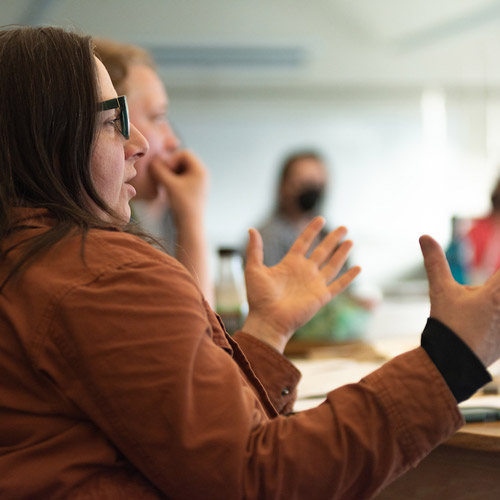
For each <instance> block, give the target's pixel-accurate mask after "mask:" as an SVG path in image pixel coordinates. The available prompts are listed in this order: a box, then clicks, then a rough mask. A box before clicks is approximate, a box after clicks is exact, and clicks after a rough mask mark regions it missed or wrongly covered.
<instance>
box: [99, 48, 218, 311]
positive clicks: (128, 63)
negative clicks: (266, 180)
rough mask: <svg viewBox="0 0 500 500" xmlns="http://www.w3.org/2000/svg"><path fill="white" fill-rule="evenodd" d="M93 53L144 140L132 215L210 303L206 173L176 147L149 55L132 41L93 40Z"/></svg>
mask: <svg viewBox="0 0 500 500" xmlns="http://www.w3.org/2000/svg"><path fill="white" fill-rule="evenodd" d="M96 52H97V53H98V55H99V58H100V59H101V61H102V62H103V64H104V66H106V69H107V70H108V72H109V74H110V76H111V81H112V82H113V85H114V87H115V89H116V90H117V92H118V93H119V94H126V95H127V97H128V105H129V109H130V118H131V120H132V122H133V123H134V124H135V126H136V127H137V128H138V129H139V131H140V132H141V133H142V134H143V135H144V137H145V138H146V139H147V141H148V142H149V150H148V152H147V153H146V154H145V155H144V156H143V157H142V158H141V159H139V161H138V162H137V163H136V170H137V175H136V176H135V177H134V179H133V180H132V182H131V183H132V185H133V186H134V187H135V189H136V196H135V197H134V201H133V203H132V211H133V218H134V219H135V220H136V221H138V222H139V223H140V224H141V226H142V227H144V228H145V229H147V230H148V231H149V232H151V233H152V234H155V235H157V236H158V237H159V238H161V239H162V241H163V242H164V245H165V247H166V248H167V250H168V252H169V253H170V255H173V256H175V257H176V258H177V259H178V260H179V261H180V262H181V263H182V264H184V265H185V266H186V268H187V269H188V270H189V271H190V272H191V273H192V274H193V276H194V277H195V279H196V280H197V281H198V282H199V283H200V286H201V289H202V290H203V291H204V293H205V297H206V298H207V299H208V300H209V302H212V299H213V297H212V295H213V284H212V280H211V279H210V273H209V269H208V268H209V265H208V255H207V243H206V238H205V223H204V209H205V202H206V197H207V190H208V172H207V170H206V169H205V167H204V166H203V164H202V163H201V162H200V160H199V159H198V158H197V157H196V156H195V155H194V154H193V153H192V152H191V151H189V150H187V149H183V148H182V147H181V142H180V140H179V139H178V137H177V135H176V134H175V131H174V129H173V127H172V125H171V124H170V121H169V118H168V108H169V100H168V95H167V93H166V90H165V87H164V85H163V83H162V81H161V80H160V78H159V77H158V74H157V73H156V68H155V65H154V62H153V60H152V58H151V56H150V55H149V54H148V53H147V52H146V51H145V50H143V49H141V48H139V47H136V46H135V45H129V44H125V43H118V42H115V41H112V40H107V39H97V40H96Z"/></svg>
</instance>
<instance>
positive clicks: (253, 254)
mask: <svg viewBox="0 0 500 500" xmlns="http://www.w3.org/2000/svg"><path fill="white" fill-rule="evenodd" d="M263 261H264V246H263V243H262V236H261V235H260V233H259V231H257V229H253V228H252V229H249V230H248V245H247V267H252V266H253V267H259V266H262V263H263Z"/></svg>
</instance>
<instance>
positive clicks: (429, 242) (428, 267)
mask: <svg viewBox="0 0 500 500" xmlns="http://www.w3.org/2000/svg"><path fill="white" fill-rule="evenodd" d="M419 242H420V249H421V250H422V254H423V256H424V266H425V272H426V273H427V280H428V281H429V289H430V291H431V292H433V293H438V292H440V291H442V290H443V289H445V288H446V287H447V286H449V285H450V284H452V283H454V282H455V280H454V279H453V276H452V274H451V271H450V266H449V265H448V261H447V260H446V256H445V254H444V252H443V249H442V248H441V246H440V245H439V243H437V241H436V240H434V239H433V238H431V237H430V236H428V235H424V236H421V237H420V239H419Z"/></svg>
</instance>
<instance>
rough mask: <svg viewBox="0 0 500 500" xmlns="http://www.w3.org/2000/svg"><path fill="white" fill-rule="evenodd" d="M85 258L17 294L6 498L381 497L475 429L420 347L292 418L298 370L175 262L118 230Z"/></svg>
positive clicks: (6, 300)
mask: <svg viewBox="0 0 500 500" xmlns="http://www.w3.org/2000/svg"><path fill="white" fill-rule="evenodd" d="M41 215H43V214H42V213H41V212H33V213H31V214H30V216H32V217H33V219H32V220H31V221H29V223H26V225H27V226H29V227H28V228H26V229H25V230H21V231H18V232H16V233H14V236H13V237H12V239H11V240H10V241H7V242H4V244H5V245H10V244H12V243H14V242H15V241H19V240H20V239H23V238H26V237H28V236H30V235H31V234H35V233H37V232H40V231H45V230H46V227H47V225H48V224H50V219H47V218H45V219H44V218H43V217H41ZM15 255H16V253H15V251H13V252H12V256H15ZM83 256H84V259H83V260H82V257H81V238H80V237H79V236H72V237H67V238H64V239H63V240H62V241H60V242H59V243H58V244H57V245H56V246H55V247H53V248H52V250H51V251H50V252H49V253H47V254H46V255H44V256H43V257H41V258H39V259H38V260H36V261H35V262H34V263H32V264H31V265H30V266H29V267H28V268H27V269H26V271H25V272H24V273H23V274H22V275H21V277H20V278H19V279H18V280H12V281H10V282H9V283H8V285H7V286H6V287H5V289H4V291H3V293H2V294H1V295H0V498H1V499H2V500H14V499H44V498H48V499H49V498H50V499H57V498H68V499H83V498H85V499H113V500H120V499H158V498H169V499H174V500H197V499H203V500H206V499H214V500H218V499H220V500H233V499H268V498H273V499H287V500H291V499H306V498H307V499H309V498H310V499H315V500H321V499H332V498H344V499H362V498H370V497H371V496H373V495H374V494H375V493H376V492H377V491H378V490H379V489H380V488H381V487H383V486H384V485H385V484H387V483H388V482H389V481H391V480H393V479H395V478H396V477H398V476H399V475H401V474H402V473H403V472H404V471H406V470H407V469H408V468H409V467H411V466H414V465H416V464H417V463H418V462H419V461H420V460H421V459H422V458H423V457H424V456H425V455H426V454H427V453H428V452H429V451H430V450H431V449H432V448H433V447H435V446H436V445H437V444H439V443H440V442H442V441H443V440H445V439H446V438H448V437H449V436H450V435H451V434H453V433H454V432H455V431H456V429H457V428H458V427H459V426H460V425H461V424H462V423H463V421H462V418H461V416H460V413H459V411H458V409H457V406H456V404H455V400H454V398H453V395H452V394H451V392H450V391H449V389H448V387H447V385H446V383H445V381H444V380H443V379H442V377H441V376H440V374H439V372H438V371H437V369H436V368H435V366H434V365H433V363H432V362H431V361H430V359H429V358H428V356H427V354H426V353H425V351H424V350H423V349H421V348H418V349H415V350H413V351H411V352H409V353H406V354H404V355H402V356H400V357H398V358H396V359H394V360H392V361H391V362H389V363H387V364H386V365H385V366H383V367H382V368H381V369H379V370H378V371H376V372H374V373H372V374H371V375H369V376H367V377H366V378H365V379H364V380H362V381H361V382H359V383H358V384H352V385H348V386H345V387H342V388H340V389H337V390H335V391H332V392H331V393H329V394H328V396H327V399H326V401H325V403H323V404H322V405H320V406H319V407H317V408H314V409H312V410H308V411H305V412H301V413H297V414H291V415H282V414H280V413H287V412H288V410H289V408H290V406H291V403H292V401H293V397H294V391H295V385H296V383H297V381H298V378H299V375H298V373H297V371H296V370H295V369H294V368H293V367H292V366H291V365H290V364H289V362H288V361H287V360H285V359H284V358H283V357H281V356H280V355H279V354H278V353H276V352H275V351H274V350H273V349H272V348H270V347H268V346H266V345H265V344H262V343H261V342H259V341H257V340H254V339H252V338H251V337H250V336H248V335H245V334H244V333H239V334H237V335H236V336H235V338H234V339H232V338H229V337H228V336H227V335H226V334H225V332H224V330H223V328H222V326H221V325H220V323H219V320H218V317H217V316H216V315H215V313H214V312H213V311H212V310H211V309H210V307H209V306H208V304H207V303H206V302H205V301H204V299H203V296H202V294H201V292H200V290H199V288H198V286H197V285H196V283H195V282H194V281H193V279H192V278H191V276H190V275H189V273H188V272H187V271H186V270H185V269H184V268H183V267H182V266H181V265H180V264H179V263H178V262H177V261H176V260H174V259H173V258H171V257H169V256H167V255H165V254H163V253H162V252H160V251H158V250H156V249H154V248H152V247H151V246H150V245H148V244H147V243H145V242H143V241H141V240H140V239H138V238H136V237H134V236H131V235H128V234H123V233H117V232H110V231H102V230H92V231H91V232H90V233H89V234H88V236H87V239H86V243H85V247H84V254H83ZM10 265H11V262H10V259H9V261H8V262H6V263H4V265H3V267H2V269H1V270H0V278H2V279H3V277H5V273H6V271H7V270H8V268H9V266H10ZM287 393H288V394H287Z"/></svg>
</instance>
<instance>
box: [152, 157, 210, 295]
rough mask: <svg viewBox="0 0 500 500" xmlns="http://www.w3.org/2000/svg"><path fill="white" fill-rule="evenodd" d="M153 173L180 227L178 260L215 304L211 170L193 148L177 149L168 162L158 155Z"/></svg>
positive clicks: (178, 230) (153, 163)
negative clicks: (207, 216)
mask: <svg viewBox="0 0 500 500" xmlns="http://www.w3.org/2000/svg"><path fill="white" fill-rule="evenodd" d="M150 172H151V175H153V177H154V178H155V180H156V182H158V183H159V184H160V185H161V186H163V187H164V188H165V190H166V192H167V196H168V201H169V205H170V210H171V211H172V215H173V217H174V220H175V224H176V228H177V253H176V257H177V259H178V260H179V261H180V262H182V263H183V264H184V265H185V266H186V268H187V269H188V270H189V271H190V272H191V274H192V275H193V277H194V278H195V279H196V280H197V281H198V283H199V285H200V288H201V289H202V291H203V293H204V295H205V298H206V299H207V300H208V302H210V303H213V284H212V280H211V278H210V273H209V269H208V250H207V243H206V238H205V224H204V209H205V202H206V197H207V190H208V173H207V170H206V168H205V167H204V166H203V164H202V163H201V162H200V160H198V158H197V157H196V156H195V155H194V154H193V153H191V152H190V151H187V150H183V151H176V152H175V153H173V154H172V155H171V156H170V157H169V158H168V161H165V160H161V159H160V158H156V159H154V160H153V161H152V163H151V165H150Z"/></svg>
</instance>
